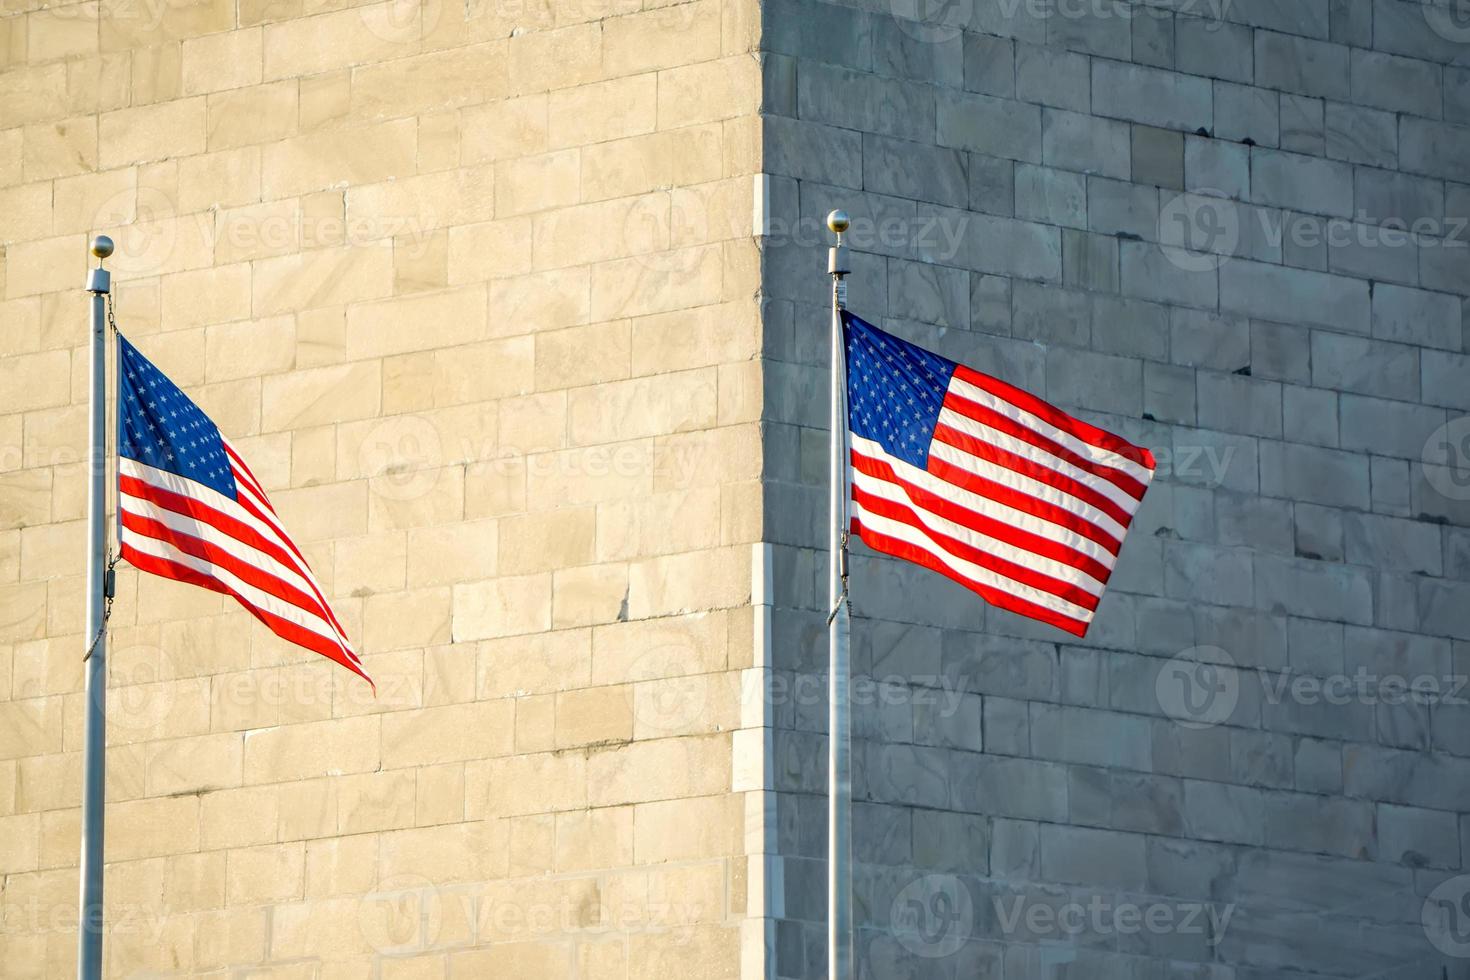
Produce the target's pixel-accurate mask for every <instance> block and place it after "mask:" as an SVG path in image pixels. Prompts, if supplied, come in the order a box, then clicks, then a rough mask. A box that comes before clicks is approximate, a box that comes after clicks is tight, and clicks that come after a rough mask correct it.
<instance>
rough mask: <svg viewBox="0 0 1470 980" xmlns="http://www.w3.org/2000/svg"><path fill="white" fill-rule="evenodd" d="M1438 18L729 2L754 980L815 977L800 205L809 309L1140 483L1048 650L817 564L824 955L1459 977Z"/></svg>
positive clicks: (1451, 312) (884, 964)
mask: <svg viewBox="0 0 1470 980" xmlns="http://www.w3.org/2000/svg"><path fill="white" fill-rule="evenodd" d="M1463 14H1464V10H1463V6H1460V7H1458V8H1457V7H1456V6H1454V5H1451V4H1436V5H1431V4H1421V3H1417V2H1402V0H1218V2H1213V0H1212V2H1205V0H1198V2H1196V0H1168V2H1157V3H1148V4H1145V3H1142V2H1139V3H1129V2H1112V0H1075V2H1072V0H1055V2H1053V0H1045V2H1043V0H1036V2H1029V0H1015V2H1005V0H961V2H958V3H954V4H948V5H937V4H932V5H931V4H917V3H912V2H904V0H893V2H892V3H891V4H889V3H881V2H876V0H872V2H859V3H845V4H828V3H813V2H798V0H767V2H766V3H765V4H764V5H763V17H764V31H763V38H762V43H761V47H762V50H763V51H764V52H765V60H764V75H765V79H764V80H765V88H764V95H763V112H764V161H765V165H764V170H765V172H766V173H767V174H768V175H769V176H768V182H767V187H768V192H767V195H766V208H765V215H766V227H765V228H764V231H765V232H766V237H765V239H764V243H765V251H764V259H765V261H764V266H763V270H764V271H763V283H764V286H765V293H764V297H763V299H764V305H763V319H764V357H765V380H764V384H765V407H764V414H763V418H764V423H765V440H766V441H765V459H766V467H767V469H766V473H767V484H766V500H767V504H766V508H765V531H764V536H765V539H766V540H767V541H768V542H770V543H771V545H772V549H771V563H772V567H773V568H774V570H775V571H774V579H773V581H774V586H773V592H772V596H771V599H770V603H771V607H772V612H771V616H772V637H773V639H772V643H771V656H772V658H773V662H774V663H775V665H776V667H777V668H778V671H777V672H778V675H779V676H780V677H781V678H783V687H782V688H781V692H782V693H778V695H777V696H776V697H775V698H773V699H772V701H773V703H772V705H771V717H772V721H773V724H775V725H776V726H777V731H776V733H775V736H774V741H773V755H772V760H771V764H772V773H773V776H772V778H773V781H774V787H775V789H776V790H777V793H776V805H775V807H774V813H773V816H772V818H771V824H770V826H771V827H772V832H773V833H774V834H775V836H776V844H775V846H774V847H773V851H775V852H777V853H778V855H779V856H778V857H777V858H776V859H775V860H774V861H773V864H774V865H775V866H776V867H777V869H778V873H777V874H775V875H773V880H774V882H775V884H774V886H773V887H772V889H771V894H770V897H769V900H770V902H771V909H772V915H773V916H775V917H776V918H777V919H778V922H777V924H776V927H775V930H774V937H773V953H772V956H773V963H772V966H771V974H772V975H774V976H778V977H781V978H815V977H821V976H825V949H824V939H825V936H824V925H823V920H824V918H825V870H826V869H825V861H824V857H825V819H826V815H825V807H824V799H823V796H822V794H823V792H824V789H825V782H824V780H825V751H826V743H825V736H824V733H823V731H824V727H825V721H826V715H825V703H824V701H823V700H822V692H823V686H822V678H821V676H820V675H821V673H822V672H823V671H824V670H825V657H826V637H825V630H824V619H825V615H826V608H825V605H826V560H825V537H824V535H825V530H824V529H825V526H826V506H827V504H826V499H827V498H826V488H825V482H826V444H827V443H826V440H827V433H826V431H825V429H826V399H827V381H826V371H827V367H826V356H827V355H826V350H827V346H826V345H827V339H826V337H827V329H828V328H827V313H826V305H825V304H826V302H827V288H828V286H827V280H826V277H825V275H824V272H825V264H824V255H823V247H824V246H825V244H826V242H825V240H824V239H825V236H824V235H823V233H822V227H821V220H822V217H823V216H824V215H825V214H826V212H827V211H828V210H829V209H831V208H834V207H843V208H845V209H846V210H848V211H849V212H850V213H851V215H852V218H853V230H852V234H851V237H852V240H853V245H854V249H855V251H854V255H853V275H852V276H851V279H850V305H851V308H852V309H853V310H855V311H856V312H858V313H860V314H861V315H862V316H864V317H865V318H867V319H870V320H872V321H873V322H875V323H878V324H880V325H882V326H884V327H885V328H887V329H889V330H891V331H893V332H895V333H898V334H900V335H903V336H905V337H908V338H910V339H912V340H914V341H916V342H918V343H920V344H923V345H925V346H928V347H931V348H933V349H935V350H938V351H940V352H942V353H944V354H946V355H948V356H950V357H953V358H955V359H958V360H962V361H964V362H966V363H969V364H971V365H973V366H975V367H977V368H979V369H981V370H985V371H989V372H991V373H994V374H996V375H998V376H1000V377H1001V378H1003V379H1005V380H1007V381H1009V382H1012V383H1014V384H1017V385H1020V386H1022V387H1025V388H1027V389H1029V390H1031V391H1033V392H1036V393H1038V394H1040V395H1042V396H1044V397H1046V398H1048V399H1049V400H1051V401H1053V402H1055V403H1057V404H1059V405H1061V406H1063V407H1065V408H1067V409H1069V410H1071V411H1074V412H1077V413H1079V414H1080V415H1082V416H1083V417H1085V418H1087V419H1089V420H1091V421H1095V422H1097V423H1099V424H1101V425H1103V426H1105V427H1108V428H1111V429H1113V430H1115V431H1118V432H1120V433H1122V434H1124V435H1126V436H1128V437H1129V438H1131V439H1133V440H1134V441H1137V442H1140V443H1142V444H1144V445H1147V446H1149V447H1151V448H1152V449H1153V450H1154V452H1155V453H1156V454H1157V456H1158V459H1159V462H1160V469H1159V476H1158V480H1157V482H1156V483H1155V485H1154V487H1153V489H1152V490H1151V491H1150V492H1149V495H1148V498H1147V500H1146V501H1145V503H1144V506H1143V509H1142V511H1141V512H1140V514H1139V518H1138V521H1137V523H1136V525H1135V529H1134V531H1133V532H1132V536H1131V537H1130V539H1129V542H1128V545H1127V547H1126V548H1125V549H1124V553H1123V555H1122V559H1121V562H1120V564H1119V567H1118V570H1117V573H1116V576H1115V578H1114V584H1113V586H1112V589H1111V590H1110V592H1109V594H1108V597H1107V598H1106V600H1105V601H1104V603H1103V606H1102V608H1101V610H1100V614H1099V617H1098V619H1097V622H1096V624H1095V625H1094V627H1093V629H1092V631H1091V633H1090V634H1089V636H1088V638H1087V640H1086V641H1085V642H1078V641H1075V640H1072V639H1070V638H1068V637H1065V636H1063V635H1062V634H1059V633H1057V632H1056V631H1054V630H1051V629H1049V628H1045V627H1042V626H1039V625H1036V624H1033V623H1030V622H1027V621H1024V620H1021V619H1018V618H1017V617H1015V616H1012V615H1009V614H1005V613H1001V612H998V611H996V610H992V609H988V608H986V607H985V605H984V604H983V603H982V602H981V601H979V600H978V599H977V598H975V597H973V596H972V595H970V594H969V593H967V592H965V591H964V590H962V589H960V588H959V587H958V586H955V585H953V584H952V583H950V582H948V581H947V580H945V579H942V578H940V577H939V576H936V575H933V574H930V573H928V572H925V571H923V570H920V569H917V568H914V567H909V566H906V565H903V564H901V563H898V562H895V561H891V560H888V559H884V558H880V557H878V556H875V555H874V554H872V553H871V552H868V551H866V550H864V549H862V548H861V547H859V548H858V550H857V553H856V555H855V557H854V559H853V565H852V581H853V608H854V611H855V613H856V619H855V621H854V624H853V651H854V653H853V656H854V662H855V670H856V671H857V672H858V674H859V675H860V677H859V682H860V683H859V685H858V686H857V687H856V688H855V700H856V702H857V703H856V704H855V706H854V711H853V725H854V731H855V736H856V739H857V741H856V743H855V746H854V759H855V766H856V772H855V777H854V778H855V790H854V792H855V797H856V799H857V800H858V801H859V802H857V803H856V805H855V813H854V835H855V841H856V845H855V847H856V852H857V868H856V893H857V898H856V914H857V918H858V925H859V930H858V943H857V945H858V949H859V958H860V960H861V962H862V964H863V970H864V972H863V976H865V977H870V978H873V980H889V978H910V977H912V978H921V977H922V978H951V980H959V978H967V980H968V978H973V977H1001V976H1003V977H1005V978H1006V980H1032V978H1048V977H1070V978H1086V980H1101V978H1125V977H1126V978H1144V977H1147V978H1162V977H1170V978H1174V977H1190V978H1196V980H1205V978H1208V980H1288V978H1290V980H1297V978H1300V980H1306V978H1308V977H1366V976H1373V977H1395V978H1404V980H1409V978H1428V977H1436V978H1438V977H1465V976H1470V959H1466V958H1464V957H1465V956H1466V954H1470V946H1467V945H1466V944H1465V942H1464V941H1463V940H1464V938H1465V932H1464V924H1463V914H1464V907H1463V906H1462V905H1461V904H1460V902H1461V900H1462V899H1463V897H1464V896H1465V895H1466V893H1467V892H1470V878H1467V877H1465V876H1463V874H1462V872H1463V870H1464V869H1463V865H1464V864H1466V863H1470V847H1466V845H1470V835H1467V832H1470V819H1467V818H1466V816H1465V814H1466V813H1470V789H1467V787H1470V715H1467V711H1470V709H1467V708H1466V707H1465V690H1464V685H1463V683H1462V680H1463V677H1464V676H1465V674H1466V672H1467V670H1470V644H1467V641H1470V531H1467V527H1470V486H1467V484H1470V481H1467V478H1466V477H1467V472H1470V442H1467V436H1470V421H1467V420H1466V418H1465V416H1464V412H1465V410H1466V409H1470V396H1467V394H1466V393H1467V391H1470V386H1467V369H1470V358H1467V357H1466V355H1465V353H1464V352H1463V351H1464V347H1465V344H1466V342H1467V336H1470V335H1467V333H1466V331H1465V323H1466V320H1465V317H1464V313H1465V309H1466V307H1465V297H1466V296H1467V295H1470V247H1467V246H1470V233H1467V230H1466V227H1467V221H1470V25H1467V23H1466V21H1465V20H1464V17H1463ZM1405 229H1409V230H1410V233H1407V234H1406V233H1405ZM804 682H805V683H804ZM1406 683H1412V684H1415V685H1417V686H1418V690H1419V695H1418V696H1417V697H1406V696H1405V695H1404V692H1403V685H1404V684H1406ZM1462 842H1463V843H1462ZM1462 847H1463V848H1465V850H1464V853H1463V854H1462ZM1426 910H1427V913H1428V915H1429V921H1430V923H1431V925H1432V926H1433V927H1432V928H1428V929H1426V927H1425V926H1424V924H1423V923H1422V921H1421V919H1422V918H1423V916H1424V915H1425V914H1426Z"/></svg>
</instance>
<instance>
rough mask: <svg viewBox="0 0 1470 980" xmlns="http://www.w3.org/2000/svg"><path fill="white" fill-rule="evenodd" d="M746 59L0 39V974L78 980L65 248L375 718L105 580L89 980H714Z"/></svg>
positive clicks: (73, 477) (611, 13) (340, 36)
mask: <svg viewBox="0 0 1470 980" xmlns="http://www.w3.org/2000/svg"><path fill="white" fill-rule="evenodd" d="M758 24H759V17H758V10H757V7H756V4H755V3H754V2H750V0H695V2H690V3H682V4H676V5H667V6H666V5H663V4H660V3H656V2H650V3H647V4H642V3H639V2H638V0H632V2H623V0H607V2H603V0H554V2H540V0H530V2H524V3H522V2H519V0H484V2H470V3H463V4H462V3H457V2H455V3H451V2H441V0H428V2H425V3H417V2H391V3H377V4H356V3H352V2H351V0H332V2H302V0H240V2H238V3H236V2H235V0H104V2H102V3H101V4H100V5H99V3H97V2H96V0H85V2H77V3H43V2H40V0H34V2H32V0H12V2H10V3H8V4H6V5H5V8H4V10H3V16H0V255H3V259H0V296H3V303H0V973H3V974H4V975H5V976H6V977H7V978H14V980H20V978H28V977H34V978H41V977H48V978H52V977H61V976H68V975H71V973H72V971H73V970H74V966H73V964H74V960H75V921H76V911H75V905H76V895H77V872H76V863H77V852H78V839H77V838H78V812H79V811H78V801H79V792H80V791H79V784H80V752H79V749H80V747H81V736H82V716H83V696H82V694H81V676H82V674H81V669H80V658H81V653H82V647H83V638H82V635H81V634H82V612H83V598H82V589H83V583H82V576H81V573H82V570H83V555H84V550H83V549H84V545H83V537H84V526H85V521H84V519H83V517H84V490H83V487H84V483H83V475H84V464H83V463H82V459H83V454H84V452H85V443H86V424H85V420H84V406H85V403H86V399H87V357H88V355H87V349H86V347H85V343H86V338H87V319H86V317H87V296H86V293H85V292H84V286H85V281H86V275H85V265H86V244H87V236H88V235H89V234H91V233H94V232H107V233H108V234H110V235H112V236H113V237H114V238H115V239H116V241H117V244H118V253H117V255H115V256H114V258H113V259H112V260H111V261H110V262H109V266H110V267H111V269H112V270H113V282H114V286H115V292H116V301H117V319H118V323H119V326H120V328H121V329H122V330H123V331H124V332H125V333H126V334H127V335H128V336H129V337H130V338H131V339H132V340H133V341H134V342H135V343H136V344H137V345H138V346H139V347H140V348H141V349H142V350H143V352H144V353H145V354H147V355H148V356H149V357H150V358H152V359H153V360H154V361H155V362H156V363H157V364H158V365H159V366H160V367H161V368H162V369H163V370H164V371H165V372H166V373H168V374H169V375H170V376H171V377H172V378H173V379H174V380H175V381H176V382H177V383H178V384H179V385H180V386H182V387H183V388H184V389H185V390H186V391H187V392H188V393H189V394H190V395H192V396H193V397H194V398H195V399H196V400H197V401H198V402H199V403H200V404H201V405H202V406H203V407H204V408H205V410H206V411H207V412H209V413H210V414H211V415H212V416H213V418H214V419H215V420H216V421H218V423H219V425H220V428H221V429H222V430H223V432H224V433H225V434H226V435H227V436H228V437H229V438H231V439H232V440H233V441H234V442H235V443H236V445H237V446H238V447H239V448H240V449H241V451H242V452H243V454H244V456H245V457H246V458H247V459H248V460H249V462H250V463H251V465H252V467H253V468H254V471H255V473H256V474H257V475H258V476H259V477H260V479H261V481H262V482H263V484H264V485H265V487H266V489H267V490H268V491H269V492H270V494H271V496H272V499H273V501H274V503H275V505H276V508H277V510H278V511H279V512H280V514H281V516H282V518H283V520H284V523H285V524H286V526H287V527H288V528H289V529H291V530H292V532H293V534H294V536H295V537H296V540H297V541H298V542H299V543H300V544H301V545H302V546H303V548H304V550H305V552H306V555H307V557H308V559H309V561H310V562H311V564H312V565H313V567H314V568H315V570H316V572H317V575H318V577H319V578H321V579H322V581H323V584H324V587H325V589H326V591H327V594H328V595H329V596H330V597H332V602H333V604H334V607H335V608H336V610H337V612H338V613H339V615H340V616H341V617H342V618H343V620H344V621H345V623H346V624H347V627H348V632H349V633H350V634H351V635H352V636H353V638H354V639H355V640H356V641H357V643H358V647H359V649H360V651H361V652H362V653H363V654H364V661H365V664H366V667H367V669H368V670H369V671H370V672H371V673H372V674H373V676H374V677H375V679H376V680H377V682H378V696H377V698H376V699H374V698H373V697H372V696H371V694H370V693H369V691H368V688H367V686H366V685H364V684H362V683H361V682H360V681H358V680H357V679H355V678H354V677H353V676H351V675H350V674H348V673H347V672H345V671H343V670H341V669H340V668H336V667H334V666H333V665H331V664H329V663H326V662H325V661H323V660H321V659H320V658H316V657H314V656H311V655H305V654H302V653H301V652H300V651H298V650H295V649H292V648H290V647H288V646H286V645H285V644H283V643H282V642H280V641H278V640H277V639H276V638H275V637H273V636H272V635H270V634H269V633H268V632H266V631H265V630H264V629H263V628H261V627H260V626H258V625H256V624H255V623H254V622H253V621H252V620H251V619H250V618H249V617H248V616H247V615H246V614H245V613H244V612H242V611H241V610H240V609H239V608H238V607H237V606H236V605H234V604H233V603H232V602H230V601H227V600H224V599H222V598H220V597H217V596H215V595H213V594H211V593H208V592H204V591H202V590H197V589H191V588H187V587H183V586H179V585H176V584H174V583H171V582H167V581H164V580H161V579H157V578H152V577H140V576H139V575H138V574H136V573H135V572H133V571H131V570H129V569H127V568H126V567H125V566H124V567H123V568H122V569H121V570H120V574H119V578H118V597H117V602H116V605H115V606H114V607H113V618H112V627H113V629H112V638H111V651H110V661H111V663H110V675H111V678H110V684H111V695H110V698H109V709H110V715H111V717H110V724H109V741H110V751H109V758H108V764H109V771H108V777H109V778H108V798H109V806H108V817H107V819H108V823H107V831H108V833H107V856H108V859H109V864H108V867H107V908H108V912H107V916H108V931H107V964H108V969H107V975H108V976H109V977H118V978H122V977H145V976H146V977H163V976H169V977H245V976H249V977H251V978H259V980H264V978H267V977H270V978H282V980H285V978H292V980H295V978H308V977H310V978H319V980H326V978H338V977H340V978H348V977H351V978H363V977H373V978H383V980H388V978H407V977H415V978H430V977H450V976H453V977H533V976H534V977H538V978H557V977H577V978H580V980H601V978H618V980H625V978H634V977H660V978H662V977H668V976H674V975H680V976H687V977H691V978H694V977H699V978H716V977H728V976H733V975H735V974H736V973H737V972H738V960H739V955H738V947H739V942H740V933H741V922H742V920H743V919H744V918H745V916H746V914H747V901H746V894H747V889H746V879H747V874H746V865H747V858H746V848H747V840H746V837H745V834H744V829H745V795H746V794H745V793H744V792H735V791H733V789H732V788H733V786H734V773H733V749H732V741H733V736H732V731H733V730H734V729H735V728H737V727H738V726H739V725H740V723H741V717H740V711H739V703H738V690H739V688H738V684H737V683H735V682H736V681H737V680H738V679H739V677H740V676H741V674H740V671H741V670H742V669H744V668H746V667H747V666H748V664H749V661H750V658H751V653H752V649H753V644H752V642H751V635H752V633H751V631H752V625H751V624H752V613H751V610H750V608H749V606H750V594H751V583H752V562H751V555H752V554H753V553H754V550H753V547H752V546H753V545H754V544H755V543H756V542H758V541H759V539H760V535H761V512H762V506H763V500H762V490H761V484H760V482H759V477H760V473H761V465H762V463H761V454H760V439H759V421H758V420H759V414H760V404H761V383H760V372H761V366H760V362H759V359H758V356H757V355H758V353H759V331H758V323H759V309H758V306H757V304H756V302H755V299H754V297H755V295H756V293H757V290H758V287H759V278H758V277H759V255H758V250H757V247H756V243H755V242H754V240H753V239H752V238H751V235H750V215H751V185H752V175H754V174H755V173H756V172H757V170H758V168H759V159H760V158H759V148H760V138H761V134H760V130H759V123H758V119H757V105H758V100H759V86H760V71H759V64H758V62H757V60H756V58H755V56H754V49H755V45H756V39H757V37H758V31H759V27H758ZM691 215H697V216H698V217H699V218H700V220H698V221H689V220H686V218H687V217H688V216H691ZM691 706H695V707H694V708H693V709H692V710H691ZM755 789H756V790H757V791H758V789H759V784H758V783H757V785H756V787H755ZM757 795H759V794H758V792H757ZM758 843H759V842H758V841H757V846H758Z"/></svg>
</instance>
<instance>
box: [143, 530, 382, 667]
mask: <svg viewBox="0 0 1470 980" xmlns="http://www.w3.org/2000/svg"><path fill="white" fill-rule="evenodd" d="M120 551H121V555H122V557H123V558H125V559H127V561H128V563H129V564H131V565H132V566H133V567H134V568H137V569H138V570H139V571H144V572H148V573H150V574H153V575H158V576H161V577H163V578H171V579H174V580H175V581H178V582H183V583H186V584H188V585H197V586H199V587H200V588H204V589H209V590H210V591H212V592H218V593H221V594H222V595H227V596H231V597H232V598H234V599H235V601H237V602H239V603H240V605H242V606H244V607H245V608H246V609H248V610H249V611H250V614H251V615H252V616H254V617H255V618H256V619H258V620H260V621H261V622H262V623H264V624H265V626H266V627H267V628H268V629H269V630H270V631H271V632H272V633H274V634H276V635H277V636H279V637H280V638H281V639H283V640H286V641H288V642H290V643H294V644H296V645H297V646H300V647H305V648H306V649H308V650H311V651H312V652H313V653H319V654H321V655H322V656H324V657H326V658H327V659H328V660H332V661H335V662H337V663H339V664H341V665H342V666H343V667H346V668H347V669H348V670H350V671H352V672H353V673H354V674H356V675H357V676H359V677H361V678H362V679H363V680H365V681H367V682H368V684H370V685H372V688H373V693H374V694H376V693H377V690H378V686H377V685H376V684H373V679H372V678H371V677H369V676H368V675H367V674H366V673H364V672H363V671H362V669H361V668H360V667H358V666H357V664H356V663H354V662H353V661H352V660H351V659H349V658H348V656H347V654H348V651H347V650H346V648H345V647H343V646H342V645H341V644H334V643H332V642H330V641H329V640H328V639H327V638H326V637H324V636H322V635H321V634H319V633H313V632H312V631H311V630H308V629H305V628H303V627H301V626H299V625H297V624H296V623H293V622H291V621H290V620H287V619H282V618H281V617H279V616H276V615H273V614H272V613H268V612H266V611H265V610H264V609H261V608H259V607H257V606H254V605H251V604H250V603H249V602H248V601H246V600H245V599H244V598H243V597H241V595H240V594H239V593H238V592H236V591H235V590H234V589H232V588H230V587H229V586H228V585H226V584H225V583H223V582H221V581H220V580H219V579H216V578H213V577H212V576H209V575H205V574H203V573H201V572H198V571H195V570H194V569H192V568H190V567H189V566H188V565H184V564H181V563H179V562H175V561H169V560H168V559H167V558H159V557H157V556H155V555H148V554H144V553H143V552H140V551H138V550H137V549H136V548H134V547H132V546H131V545H129V544H127V543H124V544H123V545H122V547H121V549H120Z"/></svg>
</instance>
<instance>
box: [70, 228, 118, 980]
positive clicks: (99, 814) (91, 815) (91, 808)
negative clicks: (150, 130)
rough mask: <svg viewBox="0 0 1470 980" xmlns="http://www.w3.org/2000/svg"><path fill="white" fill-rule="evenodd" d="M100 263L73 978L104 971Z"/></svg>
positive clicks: (103, 307)
mask: <svg viewBox="0 0 1470 980" xmlns="http://www.w3.org/2000/svg"><path fill="white" fill-rule="evenodd" d="M92 254H93V255H94V256H96V257H97V268H95V269H92V270H91V271H90V272H89V273H88V275H87V291H88V292H89V293H91V294H92V333H91V344H92V366H91V382H92V400H91V403H90V404H89V406H88V414H87V434H88V446H89V453H88V460H89V463H90V465H89V468H88V471H87V594H86V602H87V615H86V621H87V632H86V634H85V642H86V644H87V646H86V650H85V653H84V660H85V665H84V667H85V671H86V693H87V698H86V731H85V734H84V736H83V742H82V852H81V863H80V867H79V869H78V870H79V874H80V877H81V906H80V910H79V911H80V914H79V916H78V919H77V978H78V980H101V977H102V833H103V831H102V827H103V806H104V803H105V800H106V747H107V636H106V631H107V620H106V610H105V596H104V593H105V592H106V590H107V587H106V577H107V515H106V500H107V497H106V491H107V370H106V366H107V298H108V294H109V293H110V292H111V290H112V282H111V279H112V277H111V275H110V274H109V273H108V272H107V270H106V269H104V268H102V260H103V259H105V258H107V257H108V256H109V255H111V254H112V239H110V238H108V237H107V236H106V235H98V236H97V237H96V238H94V239H92Z"/></svg>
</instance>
